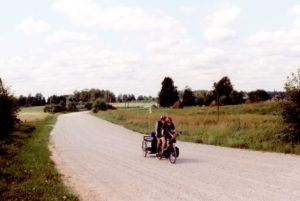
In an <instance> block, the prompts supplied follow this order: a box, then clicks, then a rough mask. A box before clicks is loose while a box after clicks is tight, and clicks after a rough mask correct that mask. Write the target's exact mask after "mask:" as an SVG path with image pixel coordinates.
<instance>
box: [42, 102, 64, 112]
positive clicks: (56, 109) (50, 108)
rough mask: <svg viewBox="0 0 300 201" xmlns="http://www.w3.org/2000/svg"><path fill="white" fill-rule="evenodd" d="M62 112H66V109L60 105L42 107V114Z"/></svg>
mask: <svg viewBox="0 0 300 201" xmlns="http://www.w3.org/2000/svg"><path fill="white" fill-rule="evenodd" d="M63 111H66V108H65V107H63V105H61V104H52V105H46V106H45V107H44V112H50V113H58V112H63Z"/></svg>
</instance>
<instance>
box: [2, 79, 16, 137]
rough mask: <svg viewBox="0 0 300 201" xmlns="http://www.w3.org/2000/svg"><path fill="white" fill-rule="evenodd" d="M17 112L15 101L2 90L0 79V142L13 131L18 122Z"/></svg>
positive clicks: (6, 91)
mask: <svg viewBox="0 0 300 201" xmlns="http://www.w3.org/2000/svg"><path fill="white" fill-rule="evenodd" d="M18 111H19V107H18V105H17V100H16V99H15V97H13V96H12V95H10V94H9V92H8V90H7V89H5V88H4V86H3V85H2V82H1V79H0V140H3V139H6V138H7V137H8V136H9V135H10V134H11V133H12V132H13V131H14V129H15V127H16V124H17V123H18V122H19V120H18V118H17V113H18Z"/></svg>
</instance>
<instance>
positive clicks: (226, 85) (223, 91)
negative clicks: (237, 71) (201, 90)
mask: <svg viewBox="0 0 300 201" xmlns="http://www.w3.org/2000/svg"><path fill="white" fill-rule="evenodd" d="M213 88H214V91H213V92H214V95H215V97H216V99H217V101H219V104H220V103H221V104H223V105H229V104H231V98H230V93H231V92H232V91H233V86H232V84H231V81H230V79H229V78H228V77H227V76H225V77H223V78H222V79H221V80H219V81H218V82H215V83H214V86H213Z"/></svg>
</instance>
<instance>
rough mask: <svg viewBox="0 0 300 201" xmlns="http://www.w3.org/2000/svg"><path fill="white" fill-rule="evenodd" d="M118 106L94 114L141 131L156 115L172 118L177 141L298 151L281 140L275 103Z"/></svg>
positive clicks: (296, 146)
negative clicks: (209, 105) (179, 132)
mask: <svg viewBox="0 0 300 201" xmlns="http://www.w3.org/2000/svg"><path fill="white" fill-rule="evenodd" d="M152 111H153V113H152V114H150V115H149V110H148V109H118V110H110V111H106V112H99V113H98V114H96V116H98V117H101V118H104V119H106V120H109V121H111V122H114V123H117V124H121V125H124V126H125V127H127V128H129V129H132V130H134V131H138V132H141V133H149V131H150V130H154V125H155V122H156V121H157V120H158V119H159V117H160V115H162V114H166V115H170V116H171V117H172V118H173V121H174V124H175V126H176V129H177V130H178V131H181V132H182V133H181V135H180V136H179V139H180V140H183V141H189V142H195V143H205V144H213V145H221V146H228V147H237V148H246V149H255V150H267V151H275V152H283V153H295V154H300V145H299V144H288V143H283V142H282V141H281V134H282V133H281V130H282V120H281V117H280V107H279V106H278V105H277V104H275V103H259V104H244V105H236V106H222V107H220V112H219V118H218V115H217V108H216V107H185V108H184V109H170V108H167V109H164V108H159V109H154V110H152Z"/></svg>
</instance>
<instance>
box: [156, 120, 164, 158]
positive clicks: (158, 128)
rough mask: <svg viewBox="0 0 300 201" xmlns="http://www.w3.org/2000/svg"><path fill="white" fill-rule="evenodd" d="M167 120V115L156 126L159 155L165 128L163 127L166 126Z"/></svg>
mask: <svg viewBox="0 0 300 201" xmlns="http://www.w3.org/2000/svg"><path fill="white" fill-rule="evenodd" d="M165 120H166V115H162V116H161V117H160V119H159V120H158V121H157V122H156V124H155V136H156V138H157V153H159V150H158V149H159V146H160V144H161V141H162V138H163V136H162V128H163V125H164V124H165Z"/></svg>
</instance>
